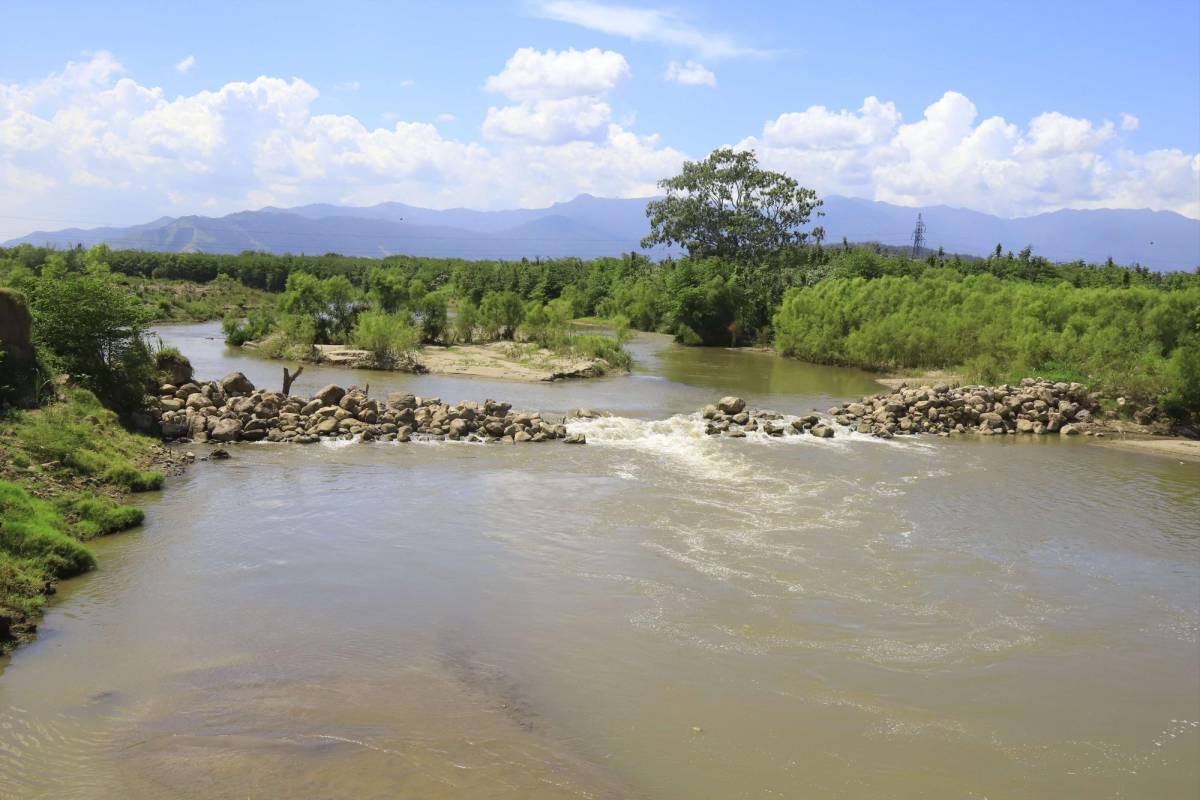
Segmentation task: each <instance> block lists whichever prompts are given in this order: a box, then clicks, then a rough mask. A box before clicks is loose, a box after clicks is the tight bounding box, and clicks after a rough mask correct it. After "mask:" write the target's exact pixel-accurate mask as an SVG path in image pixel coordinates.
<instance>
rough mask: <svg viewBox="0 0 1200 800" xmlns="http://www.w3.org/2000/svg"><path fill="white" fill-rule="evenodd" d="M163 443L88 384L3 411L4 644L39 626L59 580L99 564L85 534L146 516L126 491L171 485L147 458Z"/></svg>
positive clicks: (0, 544) (0, 602)
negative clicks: (33, 406) (37, 404)
mask: <svg viewBox="0 0 1200 800" xmlns="http://www.w3.org/2000/svg"><path fill="white" fill-rule="evenodd" d="M154 447H156V443H155V442H154V441H153V440H151V439H149V438H147V437H144V436H138V435H135V434H132V433H129V432H128V431H126V430H125V429H124V428H122V427H121V426H120V424H119V423H118V421H117V418H116V416H115V415H114V414H113V413H112V412H111V411H108V410H107V409H105V408H104V407H103V406H101V405H100V403H99V402H98V401H97V400H96V398H95V396H94V395H92V394H91V393H90V392H87V391H85V390H81V389H71V390H68V391H67V392H66V394H65V396H64V397H63V399H62V400H61V401H60V402H57V403H54V404H52V405H50V406H48V407H46V408H43V409H39V410H35V411H20V412H13V413H11V414H10V415H9V416H8V417H5V418H3V419H2V420H0V653H2V652H4V651H5V650H7V649H9V648H10V647H12V646H13V645H14V643H16V642H17V641H20V640H21V639H23V638H27V636H28V635H29V634H30V633H31V632H32V630H33V629H34V625H33V622H34V620H36V618H37V615H38V613H39V611H40V609H41V607H42V605H43V603H44V602H45V599H44V598H45V595H46V592H47V590H48V589H49V588H50V587H52V586H53V585H54V582H55V581H57V580H59V579H62V578H69V577H72V576H74V575H78V574H80V573H82V572H86V571H88V570H90V569H92V568H93V567H95V565H96V560H95V558H94V557H93V555H92V553H91V551H90V550H88V548H87V547H86V546H85V545H84V544H83V542H84V541H86V540H88V539H92V538H94V537H96V536H102V535H105V534H109V533H114V532H116V531H122V530H126V529H128V528H132V527H135V526H137V525H140V524H141V523H142V520H143V517H144V515H143V512H142V510H141V509H140V508H136V507H133V506H129V505H124V504H122V503H121V502H119V499H120V498H121V497H123V496H124V495H125V494H127V493H129V492H141V491H149V490H154V489H159V488H161V487H162V483H163V476H162V474H161V473H159V472H155V471H152V470H144V469H142V468H141V467H140V466H138V465H139V464H141V463H144V462H145V461H146V460H147V459H148V457H149V456H150V454H151V453H152V451H153V449H154Z"/></svg>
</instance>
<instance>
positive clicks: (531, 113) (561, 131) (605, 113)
mask: <svg viewBox="0 0 1200 800" xmlns="http://www.w3.org/2000/svg"><path fill="white" fill-rule="evenodd" d="M611 119H612V109H611V108H609V106H608V103H605V102H603V101H600V100H597V99H595V98H593V97H568V98H565V99H563V100H536V101H526V102H524V103H520V104H518V105H515V106H505V107H503V108H489V109H488V113H487V118H486V119H484V121H483V135H484V136H486V137H488V138H489V139H526V140H529V141H534V142H538V143H539V144H558V143H562V142H570V141H575V140H578V139H595V138H598V137H603V135H604V134H605V132H606V131H607V129H608V123H609V121H610V120H611Z"/></svg>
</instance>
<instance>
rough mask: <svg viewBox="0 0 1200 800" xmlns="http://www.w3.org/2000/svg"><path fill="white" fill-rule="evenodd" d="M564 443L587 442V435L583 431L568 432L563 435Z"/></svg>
mask: <svg viewBox="0 0 1200 800" xmlns="http://www.w3.org/2000/svg"><path fill="white" fill-rule="evenodd" d="M563 444H587V437H586V436H584V435H583V434H582V433H568V434H567V435H566V436H565V437H563Z"/></svg>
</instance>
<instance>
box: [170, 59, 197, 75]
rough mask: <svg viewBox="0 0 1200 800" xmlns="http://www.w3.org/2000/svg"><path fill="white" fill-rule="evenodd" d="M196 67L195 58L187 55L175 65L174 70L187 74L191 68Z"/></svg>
mask: <svg viewBox="0 0 1200 800" xmlns="http://www.w3.org/2000/svg"><path fill="white" fill-rule="evenodd" d="M194 66H196V57H195V56H192V55H189V56H187V57H185V58H184V59H183V60H181V61H180V62H179V63H178V64H176V65H175V69H177V70H178V71H180V72H187V71H188V70H190V69H191V68H192V67H194Z"/></svg>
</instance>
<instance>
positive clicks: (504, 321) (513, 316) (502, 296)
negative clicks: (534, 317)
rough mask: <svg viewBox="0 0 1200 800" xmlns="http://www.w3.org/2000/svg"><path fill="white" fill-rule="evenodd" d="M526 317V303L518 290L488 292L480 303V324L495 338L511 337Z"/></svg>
mask: <svg viewBox="0 0 1200 800" xmlns="http://www.w3.org/2000/svg"><path fill="white" fill-rule="evenodd" d="M524 319H525V305H524V304H523V303H522V302H521V296H520V295H518V294H517V293H516V292H488V293H487V294H485V295H484V296H483V302H482V303H480V304H479V324H480V326H481V327H483V329H484V330H485V331H487V333H488V336H489V337H491V338H493V339H511V338H513V336H514V335H515V334H516V331H517V327H518V326H519V325H520V324H521V322H522V321H523V320H524Z"/></svg>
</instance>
